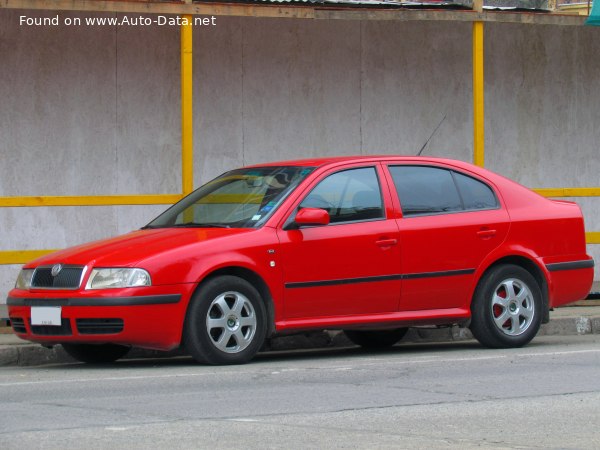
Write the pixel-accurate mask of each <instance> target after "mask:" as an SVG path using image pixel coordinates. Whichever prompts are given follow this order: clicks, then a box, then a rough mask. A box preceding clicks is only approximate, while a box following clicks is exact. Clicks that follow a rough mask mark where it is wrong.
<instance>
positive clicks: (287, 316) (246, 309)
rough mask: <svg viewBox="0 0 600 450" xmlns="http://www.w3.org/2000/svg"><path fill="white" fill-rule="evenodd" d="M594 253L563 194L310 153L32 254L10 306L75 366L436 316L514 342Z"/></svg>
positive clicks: (411, 163) (586, 271)
mask: <svg viewBox="0 0 600 450" xmlns="http://www.w3.org/2000/svg"><path fill="white" fill-rule="evenodd" d="M593 266H594V261H593V259H592V258H591V257H590V256H588V255H587V254H586V246H585V235H584V224H583V217H582V214H581V210H580V208H579V207H578V206H577V205H576V204H575V203H571V202H566V201H556V200H548V199H546V198H543V197H541V196H539V195H537V194H536V193H534V192H532V191H530V190H528V189H526V188H524V187H523V186H520V185H518V184H517V183H514V182H512V181H510V180H508V179H506V178H504V177H502V176H500V175H497V174H495V173H492V172H490V171H488V170H485V169H481V168H478V167H475V166H473V165H471V164H467V163H464V162H459V161H453V160H447V159H437V158H427V157H392V156H381V157H345V158H328V159H312V160H303V161H289V162H280V163H272V164H262V165H257V166H252V167H246V168H242V169H238V170H233V171H231V172H227V173H225V174H223V175H221V176H220V177H218V178H216V179H214V180H213V181H211V182H209V183H207V184H205V185H204V186H202V187H201V188H199V189H198V190H196V191H195V192H193V193H192V194H190V195H189V196H187V197H186V198H184V199H183V200H181V201H180V202H179V203H177V204H175V205H174V206H172V207H171V208H169V209H168V210H167V211H165V212H164V213H163V214H162V215H160V216H159V217H158V218H156V219H155V220H153V221H152V222H150V223H149V224H148V225H147V226H145V227H144V228H142V229H141V230H138V231H134V232H132V233H129V234H126V235H124V236H119V237H116V238H112V239H107V240H103V241H99V242H94V243H90V244H85V245H81V246H78V247H73V248H69V249H66V250H62V251H59V252H57V253H53V254H51V255H48V256H45V257H43V258H40V259H38V260H36V261H33V262H31V263H29V264H27V265H25V266H24V267H23V269H22V271H21V272H20V274H19V277H18V280H17V283H16V286H15V289H13V290H12V291H11V292H10V293H9V297H8V299H7V304H8V310H9V316H10V320H11V323H12V327H13V329H14V331H15V333H16V334H17V335H18V336H20V337H21V338H23V339H27V340H30V341H33V342H38V343H41V344H42V345H46V346H51V345H55V344H62V345H63V347H64V348H65V350H66V351H67V352H68V353H69V354H71V355H72V356H74V357H75V358H77V359H79V360H81V361H85V362H108V361H114V360H116V359H118V358H120V357H121V356H123V355H124V354H125V353H126V352H127V351H128V349H129V348H130V347H131V346H139V347H145V348H151V349H160V350H170V349H173V348H176V347H179V346H182V345H183V346H184V348H185V349H186V350H187V351H188V352H189V353H190V354H191V355H192V356H193V357H194V358H195V359H196V360H197V361H201V362H207V363H212V364H231V363H243V362H246V361H248V360H250V359H251V358H252V357H253V356H254V355H255V354H256V352H257V351H258V350H259V349H260V348H261V346H262V345H263V342H264V340H265V339H266V338H267V337H270V336H273V335H276V334H282V333H290V332H297V331H302V330H314V329H342V330H344V331H345V333H346V334H347V335H348V337H349V338H350V339H351V340H352V341H353V342H355V343H356V344H359V345H362V346H366V347H384V346H390V345H393V344H394V343H396V342H397V341H398V340H400V339H401V338H402V336H403V335H404V333H405V332H406V329H407V327H413V326H421V325H449V324H459V325H462V326H469V327H470V329H471V330H472V332H473V334H474V335H475V337H476V338H477V339H478V340H479V341H480V342H481V343H482V344H483V345H485V346H488V347H517V346H522V345H525V344H527V343H528V342H529V341H531V339H533V337H534V336H535V335H536V333H537V332H538V330H539V328H540V324H541V323H544V322H547V321H548V320H549V311H550V310H551V309H552V308H555V307H557V306H561V305H564V304H566V303H570V302H574V301H577V300H579V299H582V298H584V297H585V296H586V295H587V294H588V292H589V290H590V287H591V284H592V280H593Z"/></svg>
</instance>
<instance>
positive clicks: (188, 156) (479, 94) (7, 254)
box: [0, 1, 600, 265]
mask: <svg viewBox="0 0 600 450" xmlns="http://www.w3.org/2000/svg"><path fill="white" fill-rule="evenodd" d="M477 3H478V4H479V6H480V7H481V2H480V1H478V2H477ZM184 17H185V18H187V23H185V22H184V24H183V25H181V27H180V33H181V43H180V57H181V130H182V139H181V180H182V193H181V194H146V195H100V196H61V197H53V196H39V197H38V196H31V197H0V207H38V206H40V207H43V206H117V205H162V204H172V203H175V202H177V201H178V200H180V199H181V198H182V197H183V196H184V195H186V194H189V193H190V192H191V191H192V190H193V186H194V150H193V120H192V95H193V91H192V88H193V73H192V57H193V49H192V37H193V25H192V16H191V15H186V16H184ZM483 38H484V24H483V22H479V21H476V22H473V36H472V43H473V162H474V164H476V165H478V166H481V167H483V166H484V163H485V148H484V144H485V134H484V118H485V115H484V71H483V69H484V47H483ZM534 191H536V192H538V193H539V194H541V195H543V196H545V197H559V198H560V197H600V187H580V188H542V189H534ZM586 241H587V243H588V244H600V232H588V233H586ZM53 251H56V250H8V251H0V265H7V264H25V263H27V262H29V261H31V260H33V259H36V258H39V257H40V256H43V255H45V254H48V253H51V252H53Z"/></svg>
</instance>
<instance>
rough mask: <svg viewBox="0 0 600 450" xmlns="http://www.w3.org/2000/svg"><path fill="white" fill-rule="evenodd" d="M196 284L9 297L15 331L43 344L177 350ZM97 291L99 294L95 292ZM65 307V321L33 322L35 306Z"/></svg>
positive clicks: (23, 293)
mask: <svg viewBox="0 0 600 450" xmlns="http://www.w3.org/2000/svg"><path fill="white" fill-rule="evenodd" d="M192 291H193V285H190V284H181V285H172V286H167V287H152V288H128V289H118V290H114V291H112V292H111V291H102V292H101V295H99V292H100V291H92V292H91V293H90V292H88V291H86V292H84V291H81V292H73V291H60V292H59V291H52V292H48V291H47V292H42V291H37V292H34V291H21V290H16V289H15V290H13V291H11V292H10V293H9V297H8V298H7V306H8V315H9V319H10V321H11V325H12V327H13V331H14V332H15V334H16V335H17V336H19V337H20V338H22V339H25V340H28V341H32V342H37V343H40V344H42V345H54V344H59V343H63V342H70V343H97V344H101V343H113V344H122V345H132V346H137V347H143V348H149V349H156V350H171V349H173V348H176V347H178V346H179V345H180V344H181V336H182V330H183V321H184V318H185V312H186V310H187V305H188V302H189V298H190V296H191V293H192ZM94 294H95V295H94ZM36 307H60V316H61V324H60V325H32V323H31V309H32V308H36Z"/></svg>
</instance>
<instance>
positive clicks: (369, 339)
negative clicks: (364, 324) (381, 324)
mask: <svg viewBox="0 0 600 450" xmlns="http://www.w3.org/2000/svg"><path fill="white" fill-rule="evenodd" d="M407 331H408V328H396V329H394V330H344V333H345V334H346V336H347V337H348V339H350V340H351V341H352V342H353V343H354V344H356V345H360V346H361V347H365V348H373V349H377V348H387V347H391V346H392V345H394V344H395V343H396V342H398V341H399V340H400V339H402V338H403V337H404V335H405V334H406V332H407Z"/></svg>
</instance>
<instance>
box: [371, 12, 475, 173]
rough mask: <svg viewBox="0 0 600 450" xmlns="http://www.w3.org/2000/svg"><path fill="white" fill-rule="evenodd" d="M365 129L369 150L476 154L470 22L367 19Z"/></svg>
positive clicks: (469, 157)
mask: <svg viewBox="0 0 600 450" xmlns="http://www.w3.org/2000/svg"><path fill="white" fill-rule="evenodd" d="M361 59H362V62H361V68H362V73H363V75H362V123H361V128H362V134H363V151H364V153H366V154H370V153H374V154H379V153H384V154H388V153H390V154H403V155H415V154H417V152H418V151H419V149H420V148H421V147H422V146H423V144H424V143H425V142H426V141H427V139H428V137H429V136H430V135H431V133H432V132H433V130H434V129H435V128H436V126H437V125H438V123H439V122H440V121H441V120H442V119H443V117H444V116H446V119H445V120H444V123H442V125H441V126H440V128H439V129H438V131H437V133H436V134H435V136H434V137H433V138H432V139H431V141H430V143H429V146H428V148H426V149H425V150H424V152H423V154H424V155H431V156H444V157H450V158H456V159H461V160H464V161H472V159H473V156H472V145H473V144H472V141H473V138H472V134H473V131H472V130H473V126H472V96H471V80H472V74H471V73H472V72H471V26H470V24H462V23H460V24H459V23H442V22H435V23H430V22H418V23H417V22H414V23H409V22H377V21H373V22H365V23H363V25H362V58H361Z"/></svg>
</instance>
